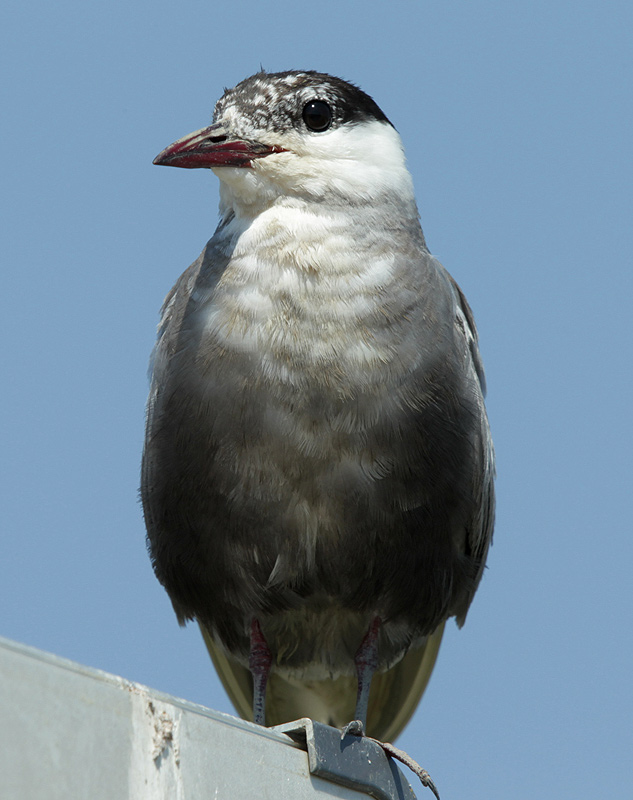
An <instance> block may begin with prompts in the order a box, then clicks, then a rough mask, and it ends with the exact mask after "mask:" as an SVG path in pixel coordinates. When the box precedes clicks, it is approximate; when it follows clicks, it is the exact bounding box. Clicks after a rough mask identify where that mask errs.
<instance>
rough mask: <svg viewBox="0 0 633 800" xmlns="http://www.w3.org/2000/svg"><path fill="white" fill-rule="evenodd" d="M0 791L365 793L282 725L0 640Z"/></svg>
mask: <svg viewBox="0 0 633 800" xmlns="http://www.w3.org/2000/svg"><path fill="white" fill-rule="evenodd" d="M0 720H1V723H2V724H1V725H0V797H2V799H3V800H58V799H59V800H88V799H89V800H125V799H126V798H127V799H128V800H158V799H159V798H160V800H194V798H195V800H206V799H207V798H209V800H222V799H223V798H227V800H234V798H240V800H249V798H253V799H254V800H273V798H274V799H275V800H277V798H292V800H315V799H316V798H320V797H323V798H326V797H333V798H343V800H362V798H366V797H367V795H366V794H361V793H359V792H357V791H354V790H353V789H348V788H345V787H344V786H340V785H337V784H335V783H331V782H330V781H326V780H323V779H321V778H318V777H315V776H313V775H311V774H310V771H309V766H308V756H307V753H306V752H305V751H304V750H303V749H300V747H299V746H298V745H296V744H294V743H293V742H292V741H291V740H290V739H289V738H288V737H287V736H286V735H285V734H283V733H279V732H277V731H274V730H269V729H266V728H261V727H259V726H257V725H253V724H252V723H249V722H244V721H243V720H238V719H236V718H235V717H232V716H230V715H228V714H220V713H219V712H215V711H210V710H209V709H206V708H203V707H202V706H197V705H194V704H193V703H188V702H186V701H184V700H178V699H176V698H173V697H169V696H168V695H165V694H161V693H159V692H154V691H152V690H151V689H148V688H146V687H145V686H141V685H140V684H136V683H131V682H129V681H126V680H124V679H122V678H118V677H116V676H114V675H109V674H107V673H105V672H101V671H99V670H94V669H88V668H87V667H82V666H81V665H79V664H75V663H73V662H71V661H67V660H66V659H62V658H58V657H56V656H53V655H49V654H47V653H43V652H41V651H39V650H35V649H34V648H31V647H26V646H24V645H20V644H17V643H15V642H10V641H8V640H6V639H2V638H0Z"/></svg>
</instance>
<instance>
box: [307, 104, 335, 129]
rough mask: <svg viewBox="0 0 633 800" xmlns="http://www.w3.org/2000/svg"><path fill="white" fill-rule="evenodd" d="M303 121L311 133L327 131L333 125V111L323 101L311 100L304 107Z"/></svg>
mask: <svg viewBox="0 0 633 800" xmlns="http://www.w3.org/2000/svg"><path fill="white" fill-rule="evenodd" d="M303 121H304V122H305V124H306V125H307V126H308V128H310V130H311V131H317V132H320V131H326V130H327V129H328V128H329V127H330V125H331V124H332V109H331V108H330V107H329V105H328V104H327V103H324V102H323V100H310V102H309V103H306V104H305V106H304V107H303Z"/></svg>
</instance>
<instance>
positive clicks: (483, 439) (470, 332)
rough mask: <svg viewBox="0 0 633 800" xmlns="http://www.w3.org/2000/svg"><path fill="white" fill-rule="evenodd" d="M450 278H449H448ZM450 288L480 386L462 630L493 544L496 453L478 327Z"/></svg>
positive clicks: (458, 294) (459, 295) (459, 618)
mask: <svg viewBox="0 0 633 800" xmlns="http://www.w3.org/2000/svg"><path fill="white" fill-rule="evenodd" d="M449 277H450V276H449ZM450 280H451V285H452V287H453V289H454V291H455V294H456V297H457V313H456V317H455V325H456V326H457V330H458V332H459V333H460V334H461V335H462V336H463V337H464V340H465V343H466V345H467V348H468V351H469V352H470V357H471V362H472V368H473V370H474V371H475V373H476V376H477V379H478V381H479V386H480V387H481V404H480V420H481V427H480V430H479V431H478V439H479V440H478V441H477V442H476V446H477V447H478V448H479V450H480V452H481V462H480V469H479V470H477V471H476V472H475V474H474V475H473V496H474V498H475V500H476V502H475V509H476V511H475V514H474V515H473V518H472V520H471V524H470V527H469V530H468V540H467V542H468V548H469V551H470V555H471V557H472V558H473V559H474V560H475V561H476V562H477V563H478V564H479V568H478V571H477V574H476V577H475V582H474V585H473V587H472V591H471V592H470V593H469V597H468V601H467V604H466V605H465V607H464V608H463V609H462V610H461V611H460V612H459V613H458V614H457V623H458V625H459V626H460V627H461V626H462V625H463V624H464V621H465V619H466V613H467V611H468V606H469V605H470V602H471V600H472V598H473V596H474V594H475V590H476V589H477V586H478V584H479V581H480V580H481V576H482V575H483V571H484V568H485V565H486V556H487V554H488V549H489V547H490V545H491V543H492V533H493V528H494V520H495V492H494V478H495V452H494V446H493V444H492V436H491V434H490V426H489V423H488V415H487V413H486V408H485V405H484V402H483V398H484V397H485V395H486V377H485V374H484V366H483V362H482V359H481V355H480V353H479V341H478V335H477V327H476V325H475V320H474V317H473V312H472V310H471V308H470V306H469V305H468V301H467V300H466V297H465V296H464V293H463V292H462V290H461V289H460V288H459V286H458V285H457V283H456V282H455V280H454V279H453V278H452V277H451V278H450Z"/></svg>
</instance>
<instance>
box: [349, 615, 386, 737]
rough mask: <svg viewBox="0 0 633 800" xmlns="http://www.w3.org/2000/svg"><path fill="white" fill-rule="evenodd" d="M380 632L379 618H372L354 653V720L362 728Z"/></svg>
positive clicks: (376, 662)
mask: <svg viewBox="0 0 633 800" xmlns="http://www.w3.org/2000/svg"><path fill="white" fill-rule="evenodd" d="M379 630H380V617H374V618H373V620H372V621H371V624H370V626H369V630H368V631H367V633H366V634H365V637H364V639H363V641H362V642H361V643H360V647H359V648H358V650H357V651H356V655H355V657H354V663H355V664H356V675H357V676H358V694H357V695H356V719H357V720H359V721H360V722H361V723H362V725H363V727H365V726H366V725H367V706H368V704H369V689H370V687H371V679H372V678H373V675H374V672H375V671H376V668H377V666H378V631H379Z"/></svg>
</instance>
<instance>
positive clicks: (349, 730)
mask: <svg viewBox="0 0 633 800" xmlns="http://www.w3.org/2000/svg"><path fill="white" fill-rule="evenodd" d="M348 734H349V735H350V736H364V735H365V726H364V725H363V721H362V720H360V719H353V720H352V721H351V722H348V723H347V725H346V726H345V727H344V728H342V729H341V739H344V738H345V737H346V736H347V735H348Z"/></svg>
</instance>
